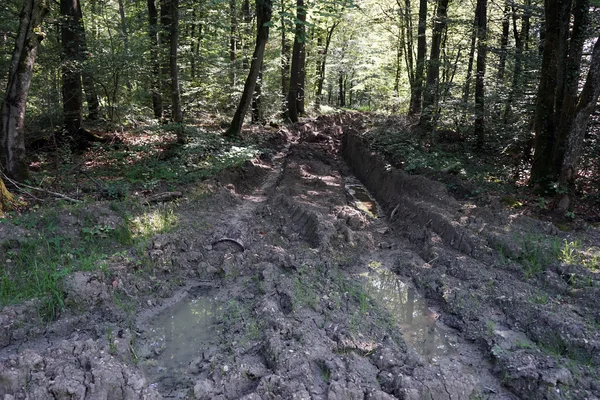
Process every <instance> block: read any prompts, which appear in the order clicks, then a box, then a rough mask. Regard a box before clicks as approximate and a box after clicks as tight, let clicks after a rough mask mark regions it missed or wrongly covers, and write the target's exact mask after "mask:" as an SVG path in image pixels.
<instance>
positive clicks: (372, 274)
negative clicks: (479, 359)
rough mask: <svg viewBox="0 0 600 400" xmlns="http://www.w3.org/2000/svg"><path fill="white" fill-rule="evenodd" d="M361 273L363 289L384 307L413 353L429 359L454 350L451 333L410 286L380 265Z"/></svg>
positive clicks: (434, 358) (454, 345)
mask: <svg viewBox="0 0 600 400" xmlns="http://www.w3.org/2000/svg"><path fill="white" fill-rule="evenodd" d="M361 275H362V276H363V277H364V278H366V284H365V289H366V291H367V293H368V294H369V295H370V296H371V298H373V299H374V300H375V301H376V302H378V303H379V304H380V305H381V306H383V307H385V308H386V309H387V310H388V312H389V313H390V315H391V316H392V318H393V319H394V321H395V322H396V324H397V325H398V327H399V328H400V330H401V331H402V336H403V337H404V340H405V341H406V344H407V345H408V346H409V347H411V348H413V349H414V350H415V351H416V352H417V354H419V355H421V356H422V357H424V358H425V359H427V360H428V361H430V362H432V361H436V357H438V356H442V355H448V354H452V353H455V347H456V344H455V341H454V340H453V338H454V334H453V333H452V332H451V331H450V328H447V327H444V326H443V325H442V324H441V323H438V322H437V318H438V315H437V314H436V313H435V312H434V311H432V310H431V309H429V307H427V304H426V303H425V300H424V299H423V298H422V297H421V296H420V295H419V294H418V293H416V291H415V289H414V288H413V287H411V286H410V285H408V284H406V283H404V282H402V281H401V280H400V279H398V277H397V276H396V274H394V273H393V272H391V271H388V270H384V269H382V268H378V269H377V270H372V271H369V272H365V273H363V274H361Z"/></svg>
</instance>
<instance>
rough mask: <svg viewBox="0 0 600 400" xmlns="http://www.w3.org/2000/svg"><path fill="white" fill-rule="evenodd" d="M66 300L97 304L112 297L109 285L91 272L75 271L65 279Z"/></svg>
mask: <svg viewBox="0 0 600 400" xmlns="http://www.w3.org/2000/svg"><path fill="white" fill-rule="evenodd" d="M65 291H66V293H67V298H66V302H70V303H71V304H73V305H79V306H81V305H87V306H97V305H99V304H100V303H102V302H103V301H106V300H108V299H109V298H110V296H109V294H108V287H107V285H106V284H105V283H104V282H102V280H101V278H100V277H99V276H98V275H96V274H94V273H91V272H75V273H74V274H73V275H70V276H69V277H67V278H66V279H65Z"/></svg>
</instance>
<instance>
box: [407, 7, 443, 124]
mask: <svg viewBox="0 0 600 400" xmlns="http://www.w3.org/2000/svg"><path fill="white" fill-rule="evenodd" d="M405 3H406V7H410V1H409V0H406V2H405ZM447 4H448V2H447V1H446V5H447ZM426 30H427V0H420V1H419V26H418V28H417V68H416V70H415V80H414V85H413V90H412V92H411V96H410V108H409V114H411V115H417V114H419V113H420V112H421V98H422V97H423V80H424V77H425V54H426V53H427V37H426V36H425V34H426ZM440 33H441V32H440ZM432 45H433V44H432ZM409 51H410V52H411V54H412V49H411V48H410V47H409ZM432 51H433V50H432Z"/></svg>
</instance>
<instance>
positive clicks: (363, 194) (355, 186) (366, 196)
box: [344, 179, 379, 218]
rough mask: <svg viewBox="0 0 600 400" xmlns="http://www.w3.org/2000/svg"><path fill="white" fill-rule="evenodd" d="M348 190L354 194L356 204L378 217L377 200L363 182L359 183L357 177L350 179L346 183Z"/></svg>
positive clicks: (351, 194) (372, 215)
mask: <svg viewBox="0 0 600 400" xmlns="http://www.w3.org/2000/svg"><path fill="white" fill-rule="evenodd" d="M344 186H345V188H346V191H348V193H349V194H350V196H352V198H353V199H354V204H355V205H356V207H357V208H359V209H360V210H362V211H364V212H366V213H367V214H369V215H370V216H371V217H373V218H377V216H378V215H379V208H378V206H377V202H376V201H375V199H374V198H373V196H371V194H370V193H369V191H368V190H367V188H366V187H364V186H363V185H362V184H361V183H359V182H358V181H357V180H355V179H351V180H349V182H348V183H346V185H344Z"/></svg>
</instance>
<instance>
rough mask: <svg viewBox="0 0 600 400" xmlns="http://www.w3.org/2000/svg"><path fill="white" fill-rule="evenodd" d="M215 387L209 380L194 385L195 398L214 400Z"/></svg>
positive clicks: (198, 399) (197, 399)
mask: <svg viewBox="0 0 600 400" xmlns="http://www.w3.org/2000/svg"><path fill="white" fill-rule="evenodd" d="M213 390H214V385H213V383H212V382H211V381H209V380H208V379H202V380H199V381H198V382H196V384H195V385H194V398H195V399H196V400H210V399H212V395H213Z"/></svg>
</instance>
